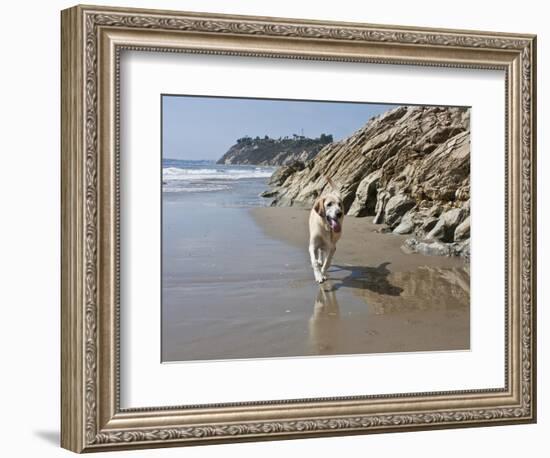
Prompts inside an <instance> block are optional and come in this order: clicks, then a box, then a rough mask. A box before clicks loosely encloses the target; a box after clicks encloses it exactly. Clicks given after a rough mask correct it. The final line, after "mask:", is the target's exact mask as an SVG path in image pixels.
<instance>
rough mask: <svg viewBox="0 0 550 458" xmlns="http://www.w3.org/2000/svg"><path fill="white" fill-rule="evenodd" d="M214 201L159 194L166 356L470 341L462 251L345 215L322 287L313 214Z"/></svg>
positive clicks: (308, 352)
mask: <svg viewBox="0 0 550 458" xmlns="http://www.w3.org/2000/svg"><path fill="white" fill-rule="evenodd" d="M214 194H215V193H212V196H213V195H214ZM203 196H204V195H203ZM216 199H217V198H216V197H210V200H208V198H206V199H205V198H204V197H201V199H198V198H197V199H193V198H188V197H186V198H185V199H183V198H178V197H173V198H165V199H164V201H163V289H162V295H163V299H162V303H163V309H162V326H163V330H162V360H163V361H164V362H174V361H188V360H218V359H240V358H269V357H292V356H294V357H295V356H319V355H338V354H342V355H343V354H368V353H385V352H412V351H441V350H447V351H448V350H467V349H469V346H470V339H469V335H470V326H469V320H470V313H469V268H468V265H467V264H465V263H464V262H463V261H462V260H460V259H457V258H446V257H436V256H423V255H419V254H405V253H403V252H402V251H401V249H400V246H401V244H402V242H403V240H404V238H405V237H404V236H396V235H393V234H382V233H379V232H377V230H378V229H379V228H380V226H375V225H373V224H372V222H371V221H370V219H369V218H351V217H346V220H345V222H344V228H343V237H342V239H341V241H340V242H339V244H338V248H337V251H336V254H335V257H334V260H333V266H332V268H331V269H330V271H329V277H330V278H329V280H328V281H327V282H325V283H323V284H322V285H318V284H316V283H315V281H314V280H313V274H312V271H311V267H310V265H309V259H308V253H307V240H308V235H307V234H308V232H307V217H308V211H306V210H304V209H299V208H270V207H267V208H250V206H247V205H222V207H223V208H220V205H219V201H218V200H216ZM190 215H192V216H190Z"/></svg>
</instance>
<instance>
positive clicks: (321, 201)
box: [313, 197, 325, 218]
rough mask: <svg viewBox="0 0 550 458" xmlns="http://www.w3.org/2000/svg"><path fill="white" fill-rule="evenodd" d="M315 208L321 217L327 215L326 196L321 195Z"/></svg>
mask: <svg viewBox="0 0 550 458" xmlns="http://www.w3.org/2000/svg"><path fill="white" fill-rule="evenodd" d="M313 210H315V213H317V214H318V215H319V216H321V217H323V218H324V217H325V198H324V197H319V198H318V199H317V200H316V201H315V204H314V205H313Z"/></svg>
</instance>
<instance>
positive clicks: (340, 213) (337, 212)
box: [335, 210, 342, 218]
mask: <svg viewBox="0 0 550 458" xmlns="http://www.w3.org/2000/svg"><path fill="white" fill-rule="evenodd" d="M335 215H336V218H341V217H342V211H341V210H337V211H336V213H335Z"/></svg>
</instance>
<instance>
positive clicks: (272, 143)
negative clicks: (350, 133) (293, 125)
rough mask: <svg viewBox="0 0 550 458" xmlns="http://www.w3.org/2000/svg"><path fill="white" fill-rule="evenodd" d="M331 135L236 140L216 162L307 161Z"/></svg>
mask: <svg viewBox="0 0 550 458" xmlns="http://www.w3.org/2000/svg"><path fill="white" fill-rule="evenodd" d="M330 142H332V135H325V134H322V135H321V136H320V137H319V138H306V137H303V136H299V135H294V136H293V137H292V138H288V137H285V138H277V139H276V138H269V137H268V136H266V137H264V138H259V137H256V138H252V137H243V138H239V139H238V140H237V143H235V144H234V145H233V146H232V147H231V148H229V150H228V151H227V152H226V153H225V154H224V155H223V156H222V157H221V158H220V159H219V160H218V161H217V163H218V164H254V165H287V164H290V163H293V162H296V161H299V162H307V161H309V160H311V159H313V158H314V157H315V156H316V155H317V153H318V152H319V151H320V150H321V149H322V148H323V147H324V146H325V145H327V144H329V143H330Z"/></svg>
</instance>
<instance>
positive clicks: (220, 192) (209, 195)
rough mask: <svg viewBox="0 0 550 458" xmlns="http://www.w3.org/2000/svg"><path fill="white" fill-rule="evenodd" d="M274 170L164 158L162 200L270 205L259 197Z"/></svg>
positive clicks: (254, 166) (255, 205)
mask: <svg viewBox="0 0 550 458" xmlns="http://www.w3.org/2000/svg"><path fill="white" fill-rule="evenodd" d="M275 169H276V168H275V167H265V166H256V165H222V164H216V163H215V162H214V161H207V160H195V161H188V160H180V159H164V160H163V161H162V192H163V199H165V200H168V201H174V200H178V201H187V202H195V203H198V202H200V203H201V204H202V205H207V206H212V205H215V206H222V207H228V206H229V207H233V206H237V207H258V206H266V205H269V199H264V198H262V197H260V196H259V194H260V193H261V192H262V191H265V190H266V189H267V188H268V186H267V180H268V178H269V177H270V176H271V175H272V173H273V172H274V171H275Z"/></svg>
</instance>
